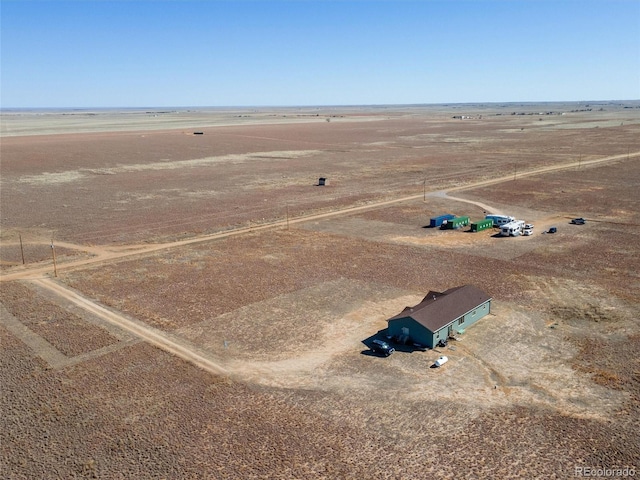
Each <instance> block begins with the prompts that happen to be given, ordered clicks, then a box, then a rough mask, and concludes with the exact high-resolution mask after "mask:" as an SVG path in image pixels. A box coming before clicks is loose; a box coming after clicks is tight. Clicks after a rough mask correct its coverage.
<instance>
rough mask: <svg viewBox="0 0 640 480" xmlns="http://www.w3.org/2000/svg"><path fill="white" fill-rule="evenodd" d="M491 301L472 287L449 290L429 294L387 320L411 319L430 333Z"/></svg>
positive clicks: (480, 291)
mask: <svg viewBox="0 0 640 480" xmlns="http://www.w3.org/2000/svg"><path fill="white" fill-rule="evenodd" d="M488 300H491V297H489V295H487V294H486V293H484V292H483V291H482V290H480V289H479V288H476V287H474V286H473V285H464V286H462V287H455V288H450V289H449V290H447V291H446V292H442V293H438V292H431V291H430V292H429V293H428V294H427V295H426V296H425V297H424V299H423V300H422V301H421V302H420V303H419V304H417V305H415V306H413V307H407V308H405V309H404V310H403V311H402V312H400V313H399V314H398V315H396V316H395V317H392V318H390V319H389V321H391V320H397V319H399V318H412V319H413V320H415V321H416V322H418V323H419V324H420V325H423V326H424V327H426V328H428V329H429V330H430V331H432V332H437V331H438V330H440V329H441V328H442V327H444V326H446V325H448V324H450V323H451V322H453V321H454V320H456V319H457V318H460V317H461V316H463V315H464V314H466V313H468V312H470V311H471V310H473V309H474V308H477V307H479V306H480V305H482V304H483V303H485V302H487V301H488Z"/></svg>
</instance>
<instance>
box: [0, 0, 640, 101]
mask: <svg viewBox="0 0 640 480" xmlns="http://www.w3.org/2000/svg"><path fill="white" fill-rule="evenodd" d="M0 8H1V11H0V15H1V27H2V28H1V41H2V43H1V54H2V56H1V58H0V62H1V64H0V65H1V78H0V81H1V84H0V87H1V91H0V102H1V106H2V107H3V108H16V107H25V108H30V107H87V108H90V107H162V106H175V107H178V106H276V105H282V106H290V105H365V104H366V105H370V104H415V103H465V102H513V101H518V102H520V101H523V102H525V101H563V100H578V101H580V100H623V99H640V1H639V0H595V1H594V0H555V1H552V0H533V1H527V0H493V1H485V0H471V1H457V0H446V1H444V0H443V1H438V0H424V1H419V0H414V1H408V0H388V1H384V0H378V1H367V0H352V1H350V0H328V1H327V0H325V1H315V0H296V1H271V0H253V1H250V0H234V1H223V0H218V1H216V0H209V1H207V0H193V1H190V0H174V1H172V0H138V1H136V0H129V1H106V0H102V1H100V0H95V1H91V0H85V1H81V0H76V1H64V2H63V1H53V0H51V1H47V0H33V1H31V0H2V1H1V4H0Z"/></svg>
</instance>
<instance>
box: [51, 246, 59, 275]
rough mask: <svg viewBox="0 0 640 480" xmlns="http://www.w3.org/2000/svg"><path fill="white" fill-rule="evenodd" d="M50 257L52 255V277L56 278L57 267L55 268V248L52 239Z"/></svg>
mask: <svg viewBox="0 0 640 480" xmlns="http://www.w3.org/2000/svg"><path fill="white" fill-rule="evenodd" d="M51 255H53V276H54V277H57V276H58V267H57V266H56V247H54V246H53V238H52V239H51Z"/></svg>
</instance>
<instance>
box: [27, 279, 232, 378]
mask: <svg viewBox="0 0 640 480" xmlns="http://www.w3.org/2000/svg"><path fill="white" fill-rule="evenodd" d="M32 282H33V283H35V284H37V285H39V286H40V287H42V288H46V289H48V290H50V291H52V292H54V293H55V294H57V295H59V296H60V297H62V298H64V299H66V300H68V301H70V302H72V303H74V304H75V305H77V306H79V307H80V308H83V309H84V310H87V311H88V312H90V313H92V314H94V315H97V316H98V317H100V318H102V319H104V320H106V321H108V322H110V323H112V324H114V325H116V326H118V327H120V328H122V329H123V330H126V331H127V332H129V333H131V334H133V335H134V336H136V337H138V338H140V339H141V340H144V341H145V342H148V343H150V344H152V345H155V346H156V347H158V348H160V349H161V350H164V351H165V352H167V353H170V354H172V355H175V356H177V357H179V358H182V359H183V360H186V361H188V362H190V363H192V364H193V365H195V366H197V367H200V368H202V369H204V370H207V371H209V372H211V373H214V374H216V375H228V372H227V370H226V369H225V368H223V367H222V366H220V364H218V363H217V362H215V361H214V360H213V359H211V358H210V357H209V356H208V355H206V354H204V353H203V352H200V351H199V349H198V348H197V346H195V345H193V344H191V343H190V342H188V341H186V340H184V339H181V338H179V337H176V336H174V335H171V334H168V333H165V332H162V331H160V330H158V329H156V328H153V327H150V326H148V325H146V324H144V323H143V322H140V321H137V320H133V319H130V318H126V317H125V316H123V315H120V314H118V313H116V312H114V311H111V310H109V309H107V308H106V307H103V306H102V305H99V304H98V303H96V302H95V301H93V300H91V299H88V298H86V297H83V296H82V295H80V294H79V293H77V292H75V291H73V290H71V289H70V288H68V287H64V286H62V285H60V284H59V283H57V282H56V281H54V280H52V279H35V280H32Z"/></svg>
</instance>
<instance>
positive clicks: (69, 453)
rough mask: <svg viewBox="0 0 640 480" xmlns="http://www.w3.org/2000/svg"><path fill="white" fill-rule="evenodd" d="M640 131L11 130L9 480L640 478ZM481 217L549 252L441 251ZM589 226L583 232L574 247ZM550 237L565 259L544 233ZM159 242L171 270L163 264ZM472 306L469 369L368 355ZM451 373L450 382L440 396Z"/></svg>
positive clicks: (140, 124) (486, 238) (451, 352)
mask: <svg viewBox="0 0 640 480" xmlns="http://www.w3.org/2000/svg"><path fill="white" fill-rule="evenodd" d="M545 112H546V113H545ZM637 112H638V110H637V102H628V105H620V104H603V105H597V106H595V108H592V107H587V106H585V105H577V104H575V105H571V104H566V105H556V104H554V105H549V104H545V105H504V106H498V105H493V106H461V105H457V106H438V107H432V108H428V107H404V108H402V107H397V108H391V107H389V108H383V107H379V108H373V107H371V108H361V109H356V108H354V109H351V110H349V109H346V108H345V109H340V110H338V111H335V112H331V111H328V110H326V111H320V112H313V111H309V110H299V111H296V110H287V111H274V112H258V113H256V112H246V111H238V112H236V111H234V112H215V115H208V116H207V115H204V114H200V113H198V114H197V115H196V114H194V113H192V112H188V113H185V112H181V113H179V114H176V115H177V116H178V117H179V119H177V120H176V119H175V118H173V117H172V118H173V120H168V119H167V118H166V117H167V116H169V115H173V113H166V114H164V113H161V114H160V118H162V121H163V122H164V123H162V128H163V130H157V128H158V125H157V124H155V126H154V124H152V123H150V122H153V121H155V120H156V119H157V118H158V117H153V116H151V117H149V118H151V119H153V120H149V121H143V120H141V118H142V117H139V116H136V117H131V116H121V117H118V116H115V117H114V114H113V113H110V114H109V115H110V116H108V117H102V118H93V117H92V118H91V119H90V120H89V121H88V123H87V124H86V125H85V126H84V127H83V128H79V127H78V126H77V125H76V124H75V123H74V122H76V121H77V117H74V118H62V119H60V118H57V117H56V119H55V120H56V121H51V119H49V123H48V124H47V123H46V122H45V123H44V124H40V123H37V122H43V118H42V117H41V116H39V117H38V118H37V121H36V123H30V122H29V119H28V118H24V117H20V118H19V119H18V118H13V119H11V122H13V123H11V122H9V123H7V124H6V125H4V126H3V130H2V131H3V135H5V136H3V138H2V190H1V191H0V199H1V200H2V218H1V220H0V223H1V227H2V234H1V237H0V241H1V243H0V258H1V260H2V271H3V275H2V276H3V277H4V279H5V280H4V281H2V283H0V286H1V290H0V332H1V333H2V337H1V341H2V354H1V355H0V365H1V367H0V382H2V383H1V385H2V395H0V409H1V412H2V415H1V416H0V435H1V436H2V437H1V438H2V442H0V456H1V462H0V464H1V465H2V467H1V468H2V470H1V471H0V472H1V473H2V476H3V477H5V478H211V479H219V478H230V479H231V478H234V479H235V478H248V479H250V478H256V479H258V478H264V479H275V478H282V479H289V478H309V479H316V478H325V479H335V478H362V477H366V476H375V477H379V478H408V477H417V478H442V479H460V478H545V479H546V478H573V477H574V474H575V468H576V467H579V466H586V467H593V468H596V467H598V468H623V467H629V468H633V469H635V471H636V472H637V471H638V470H639V469H640V464H639V463H638V459H639V458H640V434H639V433H638V429H637V425H638V420H639V419H640V407H639V405H640V360H639V359H640V322H639V321H638V318H639V314H640V308H639V303H638V295H637V292H638V291H640V278H639V276H638V271H640V268H639V267H640V261H639V260H638V258H640V257H639V255H638V252H639V250H640V248H639V247H640V222H638V221H637V219H636V218H635V214H636V212H637V210H638V200H639V197H638V194H637V185H638V184H639V183H640V164H639V161H638V157H637V152H638V151H640V118H638V115H637ZM128 115H131V113H129V114H128ZM140 115H142V114H141V113H140ZM244 115H246V117H244ZM251 115H253V117H252V116H251ZM314 115H317V116H314ZM459 115H469V116H470V117H471V118H469V119H457V118H453V117H454V116H459ZM95 116H96V117H100V115H99V114H96V115H95ZM118 118H119V119H120V121H121V122H122V123H121V129H120V130H122V131H118V129H117V124H118V123H117V122H118ZM123 118H124V120H123ZM327 119H329V120H330V121H327ZM194 120H197V121H199V122H201V123H199V124H198V123H195V122H194ZM172 121H173V122H174V123H171V122H172ZM20 122H22V123H20ZM91 122H94V123H93V124H91ZM112 123H113V125H112ZM46 125H49V127H46ZM186 126H189V127H190V128H191V130H186V129H185V127H186ZM45 127H46V128H45ZM132 128H136V130H131V129H132ZM154 128H155V129H154ZM195 128H197V129H198V131H201V132H203V134H202V135H193V129H195ZM74 129H75V132H76V133H73V132H71V130H74ZM43 130H44V131H46V133H47V134H46V135H37V133H38V132H42V131H43ZM78 132H81V133H78ZM614 156H617V157H615V158H611V159H610V160H608V161H606V162H602V163H598V164H596V163H593V164H590V163H589V161H592V160H597V159H600V158H605V157H614ZM572 162H573V163H575V165H573V166H571V167H570V168H566V169H561V170H553V171H548V172H546V173H540V174H536V175H534V176H526V172H527V171H531V170H533V169H536V168H543V167H554V166H561V165H564V164H569V163H572ZM512 175H513V178H511V176H512ZM321 176H323V177H327V178H328V179H329V185H327V186H325V187H320V186H317V185H316V183H317V180H318V178H319V177H321ZM503 176H506V177H509V178H508V179H506V180H505V181H502V182H500V183H496V184H494V185H482V184H478V185H477V186H474V185H475V184H476V183H477V182H481V181H485V180H492V179H495V178H498V177H503ZM461 187H467V188H461ZM450 189H453V190H450ZM442 190H449V191H448V192H447V193H448V195H445V194H442V192H441V191H442ZM396 198H405V200H403V201H401V202H397V203H391V204H384V205H383V204H377V203H376V202H381V201H383V200H391V199H396ZM366 205H369V206H370V208H367V209H361V210H346V207H352V206H366ZM487 207H493V208H492V210H493V211H502V212H504V213H508V214H512V215H514V216H517V217H518V218H522V219H525V220H526V221H527V222H529V223H534V224H535V228H534V232H535V233H534V234H533V235H532V236H530V237H524V236H523V237H516V238H501V237H498V236H497V235H496V231H495V230H489V231H483V232H478V233H469V232H465V231H443V230H439V229H432V228H425V227H426V225H428V223H429V218H430V217H432V216H435V215H438V214H441V213H454V214H456V215H469V216H470V217H471V218H472V220H477V219H481V218H483V217H484V215H485V214H486V213H489V212H487ZM341 209H345V210H344V211H341ZM331 212H333V213H334V215H332V216H325V217H321V216H312V215H317V214H320V213H331ZM303 215H308V217H306V219H304V218H302V216H303ZM578 216H580V217H584V218H586V219H587V222H586V224H585V225H571V224H569V220H570V219H571V218H573V217H578ZM287 217H289V219H290V220H291V224H290V225H288V224H287V223H286V221H285V220H286V219H287ZM303 220H304V221H303ZM269 222H279V223H277V224H275V225H274V226H273V227H271V228H266V227H268V225H269ZM550 226H556V227H557V229H558V232H557V233H555V234H548V233H543V232H544V231H545V230H547V229H548V228H549V227H550ZM239 227H247V228H246V230H238V233H237V234H234V235H227V236H218V237H216V236H215V235H214V236H211V237H206V238H204V239H203V241H198V242H193V243H188V244H184V243H183V244H173V245H172V244H171V242H172V241H176V240H180V239H190V238H193V239H197V238H198V237H199V236H200V235H205V234H209V235H213V234H216V232H230V233H233V229H234V228H239ZM20 239H21V240H22V243H23V245H22V249H21V248H20V244H19V240H20ZM52 239H53V242H55V243H56V245H57V246H56V248H55V252H56V253H57V265H56V267H57V277H54V276H53V264H52V252H51V250H52V249H51V242H52ZM155 242H166V248H163V249H162V250H154V251H152V250H150V249H148V250H145V249H144V246H153V244H154V243H155ZM127 252H129V253H130V254H127ZM23 253H24V254H25V257H26V258H25V263H26V265H23V264H22V254H23ZM115 254H117V256H110V255H115ZM79 259H81V260H82V261H83V262H84V263H77V264H75V263H72V262H74V261H77V260H79ZM42 267H46V273H45V274H40V273H38V275H39V276H40V277H41V278H42V281H34V280H33V278H35V277H31V276H29V272H40V271H41V270H40V269H41V268H42ZM9 275H12V277H11V278H12V279H13V278H15V280H11V281H9V280H6V279H7V278H8V276H9ZM51 282H53V284H55V285H56V286H58V287H60V288H61V289H62V290H64V289H66V290H67V291H68V292H73V296H72V295H61V294H60V291H61V290H60V288H58V289H56V290H54V289H51V288H48V287H47V285H50V284H51ZM464 284H473V285H476V286H477V287H479V288H481V289H482V290H484V291H486V292H487V293H489V294H490V295H491V297H492V298H493V301H492V308H491V310H492V313H491V314H490V315H489V316H487V317H486V318H483V319H482V320H481V321H479V322H478V323H477V324H475V325H473V326H472V327H471V328H469V329H468V330H467V331H466V332H465V333H464V334H463V335H462V336H461V337H460V338H459V340H458V341H452V342H450V343H449V345H448V347H445V348H437V349H434V350H429V349H426V350H422V349H411V348H407V347H403V346H398V351H397V352H396V353H394V354H393V355H391V356H390V357H388V358H381V357H377V356H375V355H372V354H370V353H369V351H368V349H367V347H366V346H365V344H364V343H363V341H365V340H367V339H368V338H370V337H372V336H374V335H377V334H380V333H382V332H383V331H384V329H385V328H386V320H387V319H388V318H390V317H392V316H394V315H395V314H397V313H399V312H400V311H401V310H402V309H403V308H404V307H405V306H407V305H413V304H415V303H417V302H419V301H420V300H421V298H422V296H424V294H425V293H426V292H427V291H429V290H436V291H444V290H446V289H448V288H451V287H454V286H459V285H464ZM75 296H81V297H82V298H84V299H85V300H86V302H88V303H92V304H95V305H99V306H100V307H101V308H102V309H103V310H104V311H106V312H110V315H102V316H100V315H98V314H97V313H96V311H89V310H87V309H86V308H83V305H82V304H80V303H78V302H76V301H74V300H73V298H75ZM118 318H121V319H122V321H118ZM127 322H130V323H127ZM129 324H135V325H136V326H137V328H139V329H141V330H145V331H148V332H150V334H151V333H152V334H153V335H156V336H160V337H162V338H166V339H168V340H169V341H171V342H172V344H174V345H178V346H180V347H182V348H185V349H189V350H191V351H193V352H195V353H197V355H199V356H200V357H202V358H206V359H207V361H208V362H210V364H211V365H217V366H219V367H220V371H224V372H227V374H220V373H216V371H213V370H211V369H209V370H208V369H207V368H204V367H202V365H201V367H202V368H200V367H198V366H197V365H195V364H193V363H189V362H187V361H185V359H184V358H185V357H183V356H181V355H180V354H179V352H178V350H175V351H172V350H170V349H166V348H164V347H163V345H164V344H162V343H155V344H154V343H152V342H149V341H144V339H141V337H139V336H137V335H136V333H135V332H134V331H132V330H131V329H130V328H129V327H128V325H129ZM147 338H151V335H150V336H149V337H147ZM443 354H444V355H447V356H448V357H449V359H450V361H449V362H448V363H447V364H446V365H445V366H444V367H443V368H440V369H434V368H430V367H431V366H432V364H433V362H434V361H435V359H436V358H437V357H438V356H440V355H443Z"/></svg>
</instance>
